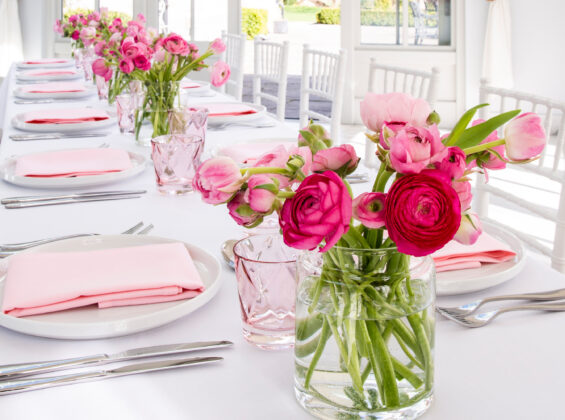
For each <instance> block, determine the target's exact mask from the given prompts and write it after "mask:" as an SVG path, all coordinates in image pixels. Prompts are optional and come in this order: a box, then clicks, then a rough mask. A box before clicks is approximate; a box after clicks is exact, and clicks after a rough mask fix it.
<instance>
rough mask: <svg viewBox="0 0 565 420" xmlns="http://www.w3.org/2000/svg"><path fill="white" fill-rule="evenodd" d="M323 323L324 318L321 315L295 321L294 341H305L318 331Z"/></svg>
mask: <svg viewBox="0 0 565 420" xmlns="http://www.w3.org/2000/svg"><path fill="white" fill-rule="evenodd" d="M323 323H324V318H323V317H322V315H321V314H316V315H313V316H309V317H306V318H304V319H300V320H296V339H297V340H300V341H302V340H306V339H307V338H308V337H311V336H312V335H314V333H316V332H317V331H319V330H320V328H321V327H322V324H323Z"/></svg>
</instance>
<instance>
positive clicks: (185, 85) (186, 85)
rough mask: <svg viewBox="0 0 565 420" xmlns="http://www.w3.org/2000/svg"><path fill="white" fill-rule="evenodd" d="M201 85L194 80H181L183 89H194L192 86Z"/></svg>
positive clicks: (197, 86)
mask: <svg viewBox="0 0 565 420" xmlns="http://www.w3.org/2000/svg"><path fill="white" fill-rule="evenodd" d="M201 86H202V85H200V84H198V83H196V82H182V84H181V87H182V88H183V89H194V88H199V87H201Z"/></svg>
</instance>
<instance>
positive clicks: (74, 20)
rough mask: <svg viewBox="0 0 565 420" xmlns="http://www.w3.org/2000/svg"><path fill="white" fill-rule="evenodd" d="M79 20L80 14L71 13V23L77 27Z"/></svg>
mask: <svg viewBox="0 0 565 420" xmlns="http://www.w3.org/2000/svg"><path fill="white" fill-rule="evenodd" d="M77 22H78V15H71V16H69V23H70V24H71V25H73V26H75V27H76V26H77V25H76V24H77Z"/></svg>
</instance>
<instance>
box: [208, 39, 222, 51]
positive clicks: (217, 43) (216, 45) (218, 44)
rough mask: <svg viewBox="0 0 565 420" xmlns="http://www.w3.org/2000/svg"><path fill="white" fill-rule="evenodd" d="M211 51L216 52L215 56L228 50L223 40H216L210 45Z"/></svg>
mask: <svg viewBox="0 0 565 420" xmlns="http://www.w3.org/2000/svg"><path fill="white" fill-rule="evenodd" d="M210 49H211V50H212V51H214V54H221V53H223V52H224V51H225V50H226V44H224V41H222V39H221V38H216V39H215V40H214V41H212V43H211V44H210Z"/></svg>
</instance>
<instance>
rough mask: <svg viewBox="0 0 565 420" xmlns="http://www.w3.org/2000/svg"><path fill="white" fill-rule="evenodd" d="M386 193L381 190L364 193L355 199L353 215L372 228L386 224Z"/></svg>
mask: <svg viewBox="0 0 565 420" xmlns="http://www.w3.org/2000/svg"><path fill="white" fill-rule="evenodd" d="M385 202H386V194H384V193H380V192H369V193H363V194H361V195H359V196H358V197H356V198H355V199H354V200H353V217H354V218H355V219H357V220H359V221H360V222H361V223H362V224H363V225H364V226H366V227H368V228H370V229H378V228H382V227H383V226H384V225H385Z"/></svg>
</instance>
